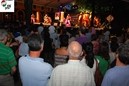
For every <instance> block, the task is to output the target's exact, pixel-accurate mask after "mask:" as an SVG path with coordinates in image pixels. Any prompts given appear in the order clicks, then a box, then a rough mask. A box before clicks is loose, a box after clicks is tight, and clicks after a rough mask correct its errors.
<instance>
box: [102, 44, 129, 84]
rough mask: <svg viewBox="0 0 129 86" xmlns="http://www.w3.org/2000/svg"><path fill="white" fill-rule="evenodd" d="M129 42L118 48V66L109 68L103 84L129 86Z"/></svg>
mask: <svg viewBox="0 0 129 86" xmlns="http://www.w3.org/2000/svg"><path fill="white" fill-rule="evenodd" d="M128 77H129V44H123V45H121V46H120V47H119V48H118V49H117V55H116V66H115V67H114V68H111V69H109V70H108V71H107V72H106V74H105V76H104V79H103V81H102V86H129V78H128Z"/></svg>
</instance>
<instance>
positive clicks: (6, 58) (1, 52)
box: [0, 43, 17, 75]
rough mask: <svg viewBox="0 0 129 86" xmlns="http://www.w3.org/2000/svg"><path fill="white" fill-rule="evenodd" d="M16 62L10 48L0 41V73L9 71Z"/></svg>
mask: <svg viewBox="0 0 129 86" xmlns="http://www.w3.org/2000/svg"><path fill="white" fill-rule="evenodd" d="M16 64H17V62H16V59H15V56H14V53H13V51H12V49H11V48H9V47H7V46H6V45H4V44H3V43H0V75H3V74H9V73H11V69H12V67H14V66H15V65H16Z"/></svg>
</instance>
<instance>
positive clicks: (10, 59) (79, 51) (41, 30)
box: [0, 24, 129, 86]
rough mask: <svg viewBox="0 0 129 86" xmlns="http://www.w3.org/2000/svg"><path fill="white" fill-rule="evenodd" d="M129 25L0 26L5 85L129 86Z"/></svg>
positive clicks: (1, 83) (0, 83)
mask: <svg viewBox="0 0 129 86" xmlns="http://www.w3.org/2000/svg"><path fill="white" fill-rule="evenodd" d="M128 71H129V29H127V31H126V33H122V34H121V39H120V36H117V35H115V36H112V34H110V31H109V29H107V28H105V29H104V30H102V31H97V30H95V28H94V27H84V26H82V27H79V28H66V27H65V26H61V27H59V26H56V27H55V26H53V24H52V25H50V26H43V25H42V24H40V25H33V26H32V27H30V28H26V27H25V26H24V25H22V24H15V25H13V24H5V25H3V26H0V86H16V85H15V82H16V81H17V79H19V80H20V81H21V85H20V86H129V78H128V77H129V72H128Z"/></svg>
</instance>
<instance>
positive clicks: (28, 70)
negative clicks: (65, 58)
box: [19, 34, 53, 86]
mask: <svg viewBox="0 0 129 86" xmlns="http://www.w3.org/2000/svg"><path fill="white" fill-rule="evenodd" d="M28 46H29V55H26V56H22V57H21V58H20V59H19V72H20V77H21V81H22V84H23V86H47V83H48V80H49V78H50V75H51V72H52V69H53V68H52V66H51V65H50V64H48V63H45V62H44V60H43V59H42V58H39V56H40V53H41V51H42V50H43V40H42V39H41V36H39V35H38V34H32V35H30V36H29V38H28Z"/></svg>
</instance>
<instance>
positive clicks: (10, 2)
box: [0, 0, 14, 12]
mask: <svg viewBox="0 0 129 86" xmlns="http://www.w3.org/2000/svg"><path fill="white" fill-rule="evenodd" d="M0 3H1V4H0V12H14V0H0Z"/></svg>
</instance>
